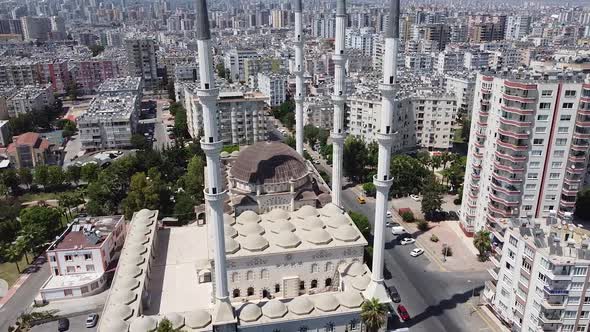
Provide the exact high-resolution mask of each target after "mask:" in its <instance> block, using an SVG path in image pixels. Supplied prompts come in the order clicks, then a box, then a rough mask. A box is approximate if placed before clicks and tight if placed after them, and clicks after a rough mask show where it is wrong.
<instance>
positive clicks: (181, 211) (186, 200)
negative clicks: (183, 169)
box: [174, 193, 195, 223]
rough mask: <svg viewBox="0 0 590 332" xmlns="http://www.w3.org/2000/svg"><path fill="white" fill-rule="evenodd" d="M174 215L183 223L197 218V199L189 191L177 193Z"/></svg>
mask: <svg viewBox="0 0 590 332" xmlns="http://www.w3.org/2000/svg"><path fill="white" fill-rule="evenodd" d="M174 215H175V216H176V217H177V218H178V220H179V221H182V222H183V223H185V222H187V221H190V220H193V219H194V218H195V201H194V200H193V198H192V197H191V196H190V195H188V194H187V193H180V194H178V195H176V203H175V204H174Z"/></svg>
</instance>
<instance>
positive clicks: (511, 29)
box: [505, 15, 531, 40]
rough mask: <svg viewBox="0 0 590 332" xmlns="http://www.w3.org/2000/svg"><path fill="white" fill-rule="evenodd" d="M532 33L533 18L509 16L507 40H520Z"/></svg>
mask: <svg viewBox="0 0 590 332" xmlns="http://www.w3.org/2000/svg"><path fill="white" fill-rule="evenodd" d="M530 32H531V17H530V16H527V15H514V16H508V18H507V20H506V35H505V38H506V39H507V40H520V39H522V38H523V37H526V36H527V35H528V34H529V33H530Z"/></svg>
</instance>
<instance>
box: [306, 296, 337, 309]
mask: <svg viewBox="0 0 590 332" xmlns="http://www.w3.org/2000/svg"><path fill="white" fill-rule="evenodd" d="M311 300H312V301H313V304H314V305H315V307H316V308H317V309H318V310H321V311H324V312H327V311H334V310H336V309H337V308H338V307H339V306H340V303H339V302H338V300H337V299H336V298H335V297H334V295H331V294H327V293H324V294H319V295H316V296H314V297H312V299H311Z"/></svg>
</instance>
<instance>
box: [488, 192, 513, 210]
mask: <svg viewBox="0 0 590 332" xmlns="http://www.w3.org/2000/svg"><path fill="white" fill-rule="evenodd" d="M519 198H520V196H517V197H516V198H515V197H513V196H512V197H511V196H509V195H504V194H501V193H499V192H495V193H494V192H493V191H492V192H491V193H490V199H492V200H493V201H494V202H496V203H499V204H501V205H504V206H505V207H515V206H518V205H520V199H519Z"/></svg>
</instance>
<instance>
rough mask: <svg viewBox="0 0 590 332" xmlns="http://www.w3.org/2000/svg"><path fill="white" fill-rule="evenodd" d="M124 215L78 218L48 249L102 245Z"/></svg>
mask: <svg viewBox="0 0 590 332" xmlns="http://www.w3.org/2000/svg"><path fill="white" fill-rule="evenodd" d="M121 222H123V216H120V215H116V216H105V217H84V218H76V219H74V221H73V222H72V223H71V224H70V226H69V227H68V229H67V230H66V231H65V232H64V234H62V236H61V237H60V238H59V239H58V240H57V241H56V242H54V243H53V244H52V245H51V246H50V247H49V249H48V250H69V249H84V248H97V247H100V246H101V244H102V243H103V241H104V240H105V239H106V238H108V236H109V235H110V234H111V233H112V232H113V230H114V229H115V228H117V226H118V225H119V223H121Z"/></svg>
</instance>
